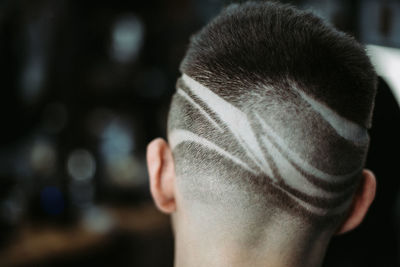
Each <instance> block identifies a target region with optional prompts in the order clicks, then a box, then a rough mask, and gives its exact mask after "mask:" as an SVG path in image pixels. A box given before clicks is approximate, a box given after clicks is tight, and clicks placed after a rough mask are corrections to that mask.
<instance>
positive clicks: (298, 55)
mask: <svg viewBox="0 0 400 267" xmlns="http://www.w3.org/2000/svg"><path fill="white" fill-rule="evenodd" d="M180 70H181V72H182V76H181V77H180V78H179V79H178V82H177V90H176V93H175V95H174V96H173V99H172V103H171V108H170V112H169V117H168V140H169V143H170V145H171V148H172V150H173V155H174V161H175V169H176V174H177V184H178V189H179V191H180V192H182V195H183V199H184V201H187V202H188V203H191V204H193V203H195V204H196V205H202V206H203V207H209V208H210V209H216V208H217V207H221V210H226V211H227V212H228V211H229V212H231V211H237V214H246V216H247V215H248V214H255V215H254V216H255V217H257V218H258V219H259V220H260V225H264V226H265V224H266V223H267V221H276V219H277V218H281V217H282V216H283V217H285V218H290V219H291V220H293V221H296V222H298V223H299V224H306V225H308V226H311V227H313V228H315V229H333V228H334V227H337V226H338V223H339V222H340V221H341V220H342V219H343V218H344V216H345V215H346V213H347V212H348V210H349V208H350V205H351V202H352V196H353V194H354V191H355V189H356V187H357V185H358V182H359V181H360V177H361V172H362V169H363V167H364V163H365V158H366V154H367V152H368V145H369V135H368V128H369V127H370V126H371V116H372V110H373V102H374V97H375V93H376V74H375V71H374V69H373V67H372V65H371V63H370V61H369V59H368V57H367V55H366V53H365V50H364V48H363V47H362V46H361V45H360V44H359V43H358V42H357V41H356V40H355V39H353V38H352V37H350V36H348V35H346V34H344V33H342V32H339V31H337V30H335V29H334V28H333V27H332V26H330V25H329V24H327V23H326V22H324V21H323V20H322V19H320V18H318V17H316V16H315V15H314V14H312V13H309V12H304V11H299V10H296V9H294V8H292V7H291V6H287V5H281V4H277V3H270V2H247V3H243V4H233V5H230V6H228V7H227V8H226V9H225V10H224V11H223V12H222V13H221V14H220V15H219V16H218V17H216V18H215V19H214V20H213V21H211V22H210V23H209V24H208V25H206V26H205V27H204V28H203V29H202V30H201V31H200V32H198V33H197V34H195V35H194V36H193V37H192V39H191V42H190V45H189V48H188V51H187V53H186V55H185V57H184V59H183V61H182V64H181V68H180ZM192 207H194V206H193V205H192ZM221 216H224V215H223V214H222V215H221ZM244 218H245V216H244ZM238 221H240V218H238Z"/></svg>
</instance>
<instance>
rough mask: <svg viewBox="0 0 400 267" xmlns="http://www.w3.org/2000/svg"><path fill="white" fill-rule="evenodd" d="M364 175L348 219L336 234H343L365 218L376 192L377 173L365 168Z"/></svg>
mask: <svg viewBox="0 0 400 267" xmlns="http://www.w3.org/2000/svg"><path fill="white" fill-rule="evenodd" d="M362 175H363V177H362V180H361V182H360V185H359V187H358V189H357V191H356V193H355V195H354V198H353V203H352V207H351V210H350V212H349V215H348V216H347V219H346V220H345V221H344V222H343V224H342V225H341V227H340V228H339V229H338V230H337V232H336V234H338V235H339V234H343V233H346V232H349V231H351V230H353V229H354V228H356V227H357V226H358V225H359V224H360V223H361V222H362V221H363V219H364V217H365V215H366V214H367V211H368V209H369V207H370V206H371V204H372V202H373V200H374V198H375V193H376V179H375V175H374V174H373V173H372V172H371V171H370V170H366V169H364V170H363V173H362Z"/></svg>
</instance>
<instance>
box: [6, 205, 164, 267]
mask: <svg viewBox="0 0 400 267" xmlns="http://www.w3.org/2000/svg"><path fill="white" fill-rule="evenodd" d="M102 208H103V210H104V211H105V212H106V213H107V214H108V215H110V218H112V221H113V223H112V227H110V228H109V229H107V231H96V230H93V229H92V230H91V229H90V228H89V227H88V226H87V225H86V224H85V222H84V221H81V222H80V223H78V224H77V225H75V226H72V227H70V228H57V227H54V226H53V227H45V226H43V227H38V226H31V225H23V226H21V227H20V229H19V230H18V231H17V234H16V237H15V238H14V239H13V241H11V243H10V244H9V245H8V246H7V247H5V248H4V249H3V250H2V251H0V266H2V267H14V266H28V265H29V266H37V265H36V264H35V263H40V262H44V261H46V260H48V259H53V258H57V257H63V258H65V257H69V256H73V255H74V254H76V253H80V252H82V251H85V250H90V249H95V248H96V247H97V248H98V247H101V246H104V245H106V244H107V243H108V242H109V241H110V239H112V237H113V233H115V232H116V231H118V232H123V233H131V234H135V235H144V236H155V237H157V235H158V234H160V233H165V232H168V231H169V229H170V222H169V218H168V217H167V216H165V215H163V214H161V213H160V212H159V211H157V210H156V208H155V207H154V205H153V204H150V203H149V204H143V205H141V206H138V207H123V208H121V207H102ZM128 253H129V252H128Z"/></svg>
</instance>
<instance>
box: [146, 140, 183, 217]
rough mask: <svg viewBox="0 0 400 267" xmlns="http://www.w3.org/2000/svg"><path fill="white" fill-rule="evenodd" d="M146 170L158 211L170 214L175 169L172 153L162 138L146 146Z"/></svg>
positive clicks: (173, 206)
mask: <svg viewBox="0 0 400 267" xmlns="http://www.w3.org/2000/svg"><path fill="white" fill-rule="evenodd" d="M146 158H147V168H148V172H149V179H150V191H151V195H152V197H153V199H154V202H155V204H156V206H157V207H158V209H159V210H160V211H162V212H164V213H172V212H174V211H175V209H176V203H175V168H174V161H173V157H172V151H171V149H170V147H169V145H168V143H167V142H166V141H164V140H163V139H162V138H157V139H155V140H153V141H152V142H151V143H150V144H149V145H148V146H147V155H146Z"/></svg>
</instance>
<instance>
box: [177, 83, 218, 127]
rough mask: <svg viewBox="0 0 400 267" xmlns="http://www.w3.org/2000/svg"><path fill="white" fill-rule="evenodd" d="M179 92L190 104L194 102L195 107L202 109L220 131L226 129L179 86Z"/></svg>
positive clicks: (201, 111) (203, 113) (204, 114)
mask: <svg viewBox="0 0 400 267" xmlns="http://www.w3.org/2000/svg"><path fill="white" fill-rule="evenodd" d="M177 93H178V94H179V95H180V96H182V97H183V98H184V99H186V100H187V101H188V102H189V103H190V104H192V105H193V106H194V107H195V108H197V109H198V110H199V111H200V113H201V114H202V115H203V116H204V117H206V118H207V120H208V121H209V122H210V123H211V124H212V125H214V127H215V128H217V129H218V131H220V132H221V133H222V132H223V131H224V130H223V129H222V128H221V126H219V125H218V123H217V122H216V121H215V120H214V119H213V118H211V116H210V115H208V113H207V112H206V111H205V110H204V109H203V108H202V107H201V106H200V105H199V104H197V103H196V102H194V100H193V99H192V98H191V97H190V96H189V95H188V94H187V93H185V91H183V90H182V89H180V88H178V90H177Z"/></svg>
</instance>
